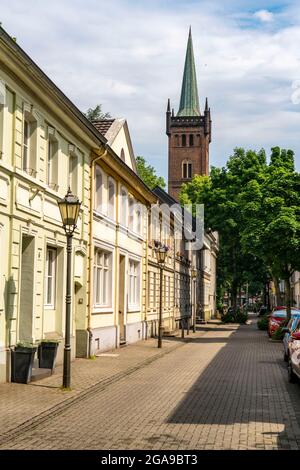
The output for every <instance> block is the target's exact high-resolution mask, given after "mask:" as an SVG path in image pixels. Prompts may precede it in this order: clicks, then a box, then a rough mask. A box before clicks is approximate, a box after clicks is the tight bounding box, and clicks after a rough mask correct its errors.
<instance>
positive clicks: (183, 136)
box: [181, 134, 186, 147]
mask: <svg viewBox="0 0 300 470" xmlns="http://www.w3.org/2000/svg"><path fill="white" fill-rule="evenodd" d="M181 143H182V147H186V135H185V134H183V135H182V136H181Z"/></svg>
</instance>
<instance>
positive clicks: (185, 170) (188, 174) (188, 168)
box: [182, 162, 192, 179]
mask: <svg viewBox="0 0 300 470" xmlns="http://www.w3.org/2000/svg"><path fill="white" fill-rule="evenodd" d="M182 178H183V179H191V178H192V163H191V162H183V163H182Z"/></svg>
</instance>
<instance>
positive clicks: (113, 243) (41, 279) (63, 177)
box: [0, 28, 217, 382]
mask: <svg viewBox="0 0 300 470" xmlns="http://www.w3.org/2000/svg"><path fill="white" fill-rule="evenodd" d="M69 187H70V188H71V190H72V192H73V193H74V194H75V195H76V196H78V198H79V199H80V201H81V210H80V215H79V220H78V224H77V228H76V230H75V233H74V237H73V253H72V321H71V346H72V357H73V358H75V356H77V357H90V356H92V355H94V354H97V353H99V352H102V351H107V350H111V349H114V348H116V347H120V346H122V345H126V344H130V343H133V342H135V341H138V340H140V339H147V338H149V337H151V336H156V335H157V333H158V319H159V300H160V268H159V265H158V262H157V258H156V247H157V242H159V243H164V244H166V245H167V246H168V248H169V249H168V253H167V260H166V263H165V265H164V269H163V284H162V309H163V327H164V332H165V334H172V333H173V332H174V331H175V330H176V329H177V328H178V326H179V319H180V318H181V317H186V318H187V317H190V318H191V317H192V315H193V312H196V307H197V304H198V303H199V302H200V303H203V306H204V307H205V312H206V313H205V316H206V318H207V319H208V318H211V317H212V316H213V315H214V312H215V257H216V253H217V249H216V246H217V241H216V239H215V238H214V236H213V234H209V235H208V234H207V235H206V238H205V240H206V241H205V243H206V245H205V247H206V250H201V251H199V252H197V253H195V252H192V250H191V249H190V248H189V244H188V243H186V240H185V239H178V237H177V236H176V232H177V231H178V230H182V227H180V226H179V225H178V221H176V216H175V217H174V216H173V217H171V218H168V217H167V216H165V215H164V212H163V211H161V210H160V208H161V206H162V205H165V204H167V205H168V204H169V203H170V202H171V201H170V200H169V201H168V195H167V193H165V192H164V191H162V190H161V191H151V190H150V189H149V188H148V187H147V186H146V185H145V184H144V183H143V181H142V180H141V179H140V178H139V176H138V175H137V170H136V163H135V157H134V152H133V146H132V142H131V139H130V134H129V129H128V125H127V122H126V120H125V119H109V120H105V121H98V122H95V123H93V124H92V123H90V122H89V121H88V120H87V119H86V117H85V116H84V115H83V114H82V113H81V112H80V111H79V110H78V109H77V108H76V107H75V106H74V104H73V103H71V102H70V100H69V99H68V98H67V97H66V96H65V95H64V94H63V93H62V92H61V91H60V90H59V89H58V88H57V87H56V86H55V85H54V84H53V82H51V80H50V79H49V78H48V77H47V76H46V75H45V74H44V73H43V72H42V71H41V70H40V69H39V68H38V67H37V65H36V64H35V63H34V62H33V61H32V60H31V59H30V58H29V57H28V56H27V55H26V54H25V52H24V51H23V50H22V49H21V48H20V47H19V46H18V45H17V44H16V43H15V42H14V41H13V40H12V38H11V37H10V36H8V35H7V34H6V33H5V31H4V30H3V29H2V28H0V246H1V263H0V381H1V382H5V381H9V380H10V368H11V357H10V356H11V350H12V349H13V348H14V346H15V345H16V344H17V343H18V342H28V343H33V344H35V345H38V344H39V342H40V341H41V340H42V339H55V340H58V341H59V348H58V357H57V363H61V362H62V357H63V347H64V337H65V294H66V236H65V233H64V230H63V228H62V222H61V218H60V213H59V209H58V205H57V203H58V201H59V200H60V199H62V198H63V197H64V195H65V194H66V192H67V190H68V188H69ZM153 206H155V207H157V208H158V218H157V220H156V219H155V218H153V217H151V214H152V210H151V208H152V207H153ZM206 251H207V253H209V256H208V255H207V254H205V253H206ZM208 260H209V261H208ZM192 268H196V269H197V271H198V275H197V279H194V280H192V278H191V272H192ZM195 293H196V296H194V294H195ZM201 295H202V297H201ZM201 299H202V300H201Z"/></svg>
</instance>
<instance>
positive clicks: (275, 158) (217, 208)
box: [181, 147, 300, 316]
mask: <svg viewBox="0 0 300 470" xmlns="http://www.w3.org/2000/svg"><path fill="white" fill-rule="evenodd" d="M299 178H300V176H299V174H298V173H297V172H295V168H294V156H293V152H292V151H291V150H284V149H280V148H279V147H274V148H273V149H272V152H271V158H270V163H269V164H267V161H266V155H265V152H264V150H261V151H260V152H254V151H252V150H248V151H245V150H244V149H241V148H237V149H235V151H234V154H233V155H232V156H231V157H230V158H229V160H228V162H227V164H226V166H225V167H224V168H212V170H211V174H210V177H202V176H196V177H195V178H194V179H193V180H192V182H191V183H188V184H187V185H184V186H183V189H182V192H181V202H182V203H188V202H192V203H203V204H204V206H205V224H206V227H207V228H208V227H210V228H212V229H213V230H217V231H218V232H219V235H220V256H219V275H218V280H219V283H222V284H223V285H224V286H225V285H226V284H227V285H228V284H229V285H230V290H231V298H232V304H233V306H234V307H236V298H237V292H238V289H239V288H240V287H241V285H243V283H245V282H248V283H249V282H250V283H251V284H252V285H255V283H258V285H261V286H262V287H263V286H264V284H265V282H266V279H267V278H268V277H269V275H270V274H271V275H272V277H273V279H274V281H276V282H277V283H278V278H280V279H284V281H285V285H286V299H287V300H286V305H287V313H288V316H290V312H291V310H290V309H291V286H290V278H291V275H292V274H293V272H294V271H295V270H296V269H297V270H299V269H300V179H299Z"/></svg>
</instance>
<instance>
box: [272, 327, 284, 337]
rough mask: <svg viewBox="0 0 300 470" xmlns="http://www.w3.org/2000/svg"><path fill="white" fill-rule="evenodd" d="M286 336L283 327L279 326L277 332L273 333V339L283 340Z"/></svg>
mask: <svg viewBox="0 0 300 470" xmlns="http://www.w3.org/2000/svg"><path fill="white" fill-rule="evenodd" d="M283 337H284V332H283V331H282V327H279V328H278V329H277V330H276V331H275V333H273V334H272V339H276V340H282V339H283Z"/></svg>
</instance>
